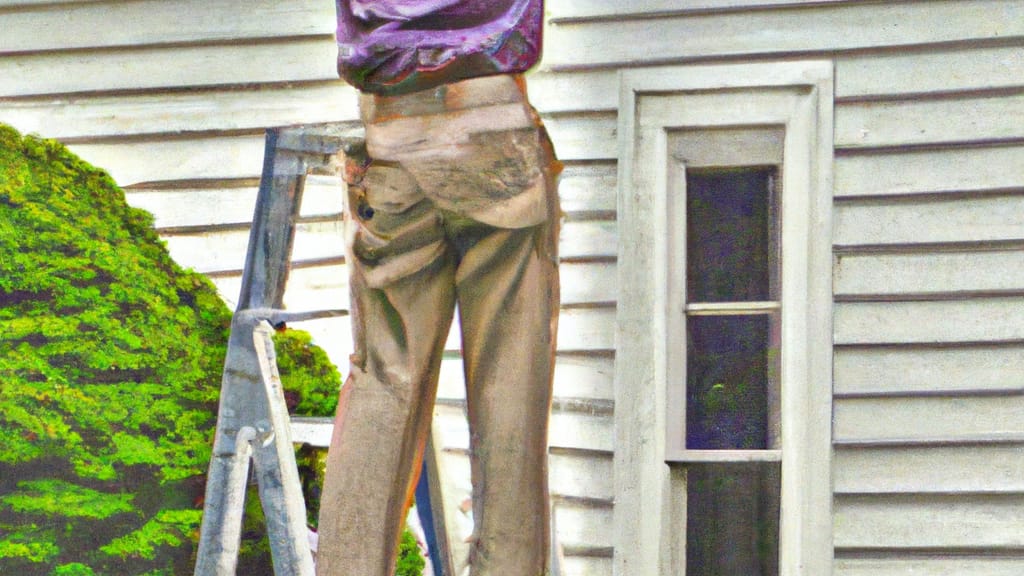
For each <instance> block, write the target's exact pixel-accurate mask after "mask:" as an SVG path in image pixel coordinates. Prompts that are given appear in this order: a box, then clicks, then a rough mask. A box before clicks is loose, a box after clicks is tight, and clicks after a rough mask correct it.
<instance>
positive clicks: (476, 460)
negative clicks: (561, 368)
mask: <svg viewBox="0 0 1024 576" xmlns="http://www.w3.org/2000/svg"><path fill="white" fill-rule="evenodd" d="M556 226H557V221H556V220H551V221H549V222H547V223H544V224H541V225H540V226H536V227H531V228H525V229H515V230H503V229H494V228H489V227H485V228H489V229H490V232H489V233H488V234H486V235H484V236H483V237H481V238H479V240H477V241H475V242H474V243H473V244H472V245H471V247H469V248H468V250H466V251H465V253H464V255H463V257H462V260H461V263H460V264H459V269H458V273H457V277H456V285H457V292H458V301H459V312H460V323H461V326H462V338H463V361H464V364H465V370H466V380H467V384H466V388H467V390H466V397H467V402H468V416H469V425H470V434H471V436H470V442H471V451H472V457H473V462H472V464H473V467H472V475H473V518H474V523H475V530H474V539H475V541H474V543H473V547H472V551H471V556H470V566H471V574H472V575H473V576H541V575H543V574H547V569H548V560H549V553H550V552H549V550H550V520H549V515H550V511H549V505H548V490H547V486H548V478H547V426H548V412H549V410H550V404H551V375H552V369H553V364H554V352H555V334H556V329H557V311H558V302H559V299H558V268H557V263H556V261H555V250H554V242H555V241H556V239H557V237H556Z"/></svg>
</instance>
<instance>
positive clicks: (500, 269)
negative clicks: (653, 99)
mask: <svg viewBox="0 0 1024 576" xmlns="http://www.w3.org/2000/svg"><path fill="white" fill-rule="evenodd" d="M361 108H362V114H363V120H364V122H365V123H366V127H367V149H368V153H369V156H370V158H371V163H370V165H369V168H368V170H367V171H366V172H365V176H364V177H362V181H361V182H360V183H359V184H358V185H351V186H350V187H349V198H348V200H349V202H348V215H349V218H350V221H349V224H350V226H349V260H350V263H351V265H350V275H351V285H352V324H353V332H354V337H355V348H356V350H355V353H354V354H353V356H352V365H351V372H350V374H349V378H348V381H347V382H346V383H345V386H344V387H343V388H342V393H341V400H340V402H339V405H338V412H337V417H336V423H335V431H334V437H333V439H332V443H331V448H330V451H329V455H328V461H327V480H326V482H325V485H324V491H323V494H322V500H321V515H320V548H319V552H318V557H317V562H318V567H317V573H318V574H319V575H320V576H391V574H392V572H393V570H394V558H395V550H396V546H397V541H398V537H399V534H400V530H401V528H402V523H403V521H404V518H405V513H406V509H407V506H408V504H409V501H410V496H411V494H412V491H413V489H414V486H415V483H416V472H417V471H418V470H419V469H420V464H421V461H422V457H423V450H424V445H425V442H426V439H427V436H428V433H429V430H430V423H431V417H432V414H433V405H434V396H435V393H436V389H437V380H438V373H439V370H440V365H441V357H442V353H443V351H444V344H445V340H446V337H447V334H448V330H449V328H450V325H451V320H452V317H453V312H454V309H455V305H456V304H458V310H459V322H460V327H461V333H462V356H463V364H464V369H465V374H466V383H467V384H466V387H467V389H466V398H467V413H468V419H469V425H470V449H471V459H472V483H473V517H474V523H475V531H474V535H473V539H474V541H473V545H472V548H471V557H470V566H471V574H472V575H473V576H541V575H543V574H546V573H547V568H548V555H549V538H550V535H549V510H548V497H547V458H546V453H547V421H548V412H549V409H550V402H551V375H552V368H553V359H554V349H555V334H556V327H557V313H558V268H557V255H556V245H557V235H558V206H557V194H556V190H555V180H556V177H557V172H558V162H557V160H555V158H554V154H553V152H552V150H551V146H550V142H549V141H548V138H547V135H546V133H545V131H544V129H543V127H542V126H541V124H540V122H539V120H538V119H537V117H536V114H535V113H534V112H533V110H532V109H531V108H530V107H529V104H528V103H527V101H526V96H525V88H524V87H523V85H522V82H521V81H520V80H519V79H517V78H515V77H511V76H497V77H490V78H482V79H476V80H469V81H465V82H460V83H456V84H452V85H449V86H445V87H441V88H438V89H434V90H429V91H425V92H420V93H415V94H411V95H407V96H396V97H379V96H364V97H363V99H362V101H361Z"/></svg>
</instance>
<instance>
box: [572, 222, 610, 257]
mask: <svg viewBox="0 0 1024 576" xmlns="http://www.w3.org/2000/svg"><path fill="white" fill-rule="evenodd" d="M618 239H619V235H618V226H617V225H616V223H615V222H607V221H581V222H566V223H564V224H562V233H561V240H560V242H559V246H558V255H559V256H560V257H561V258H562V259H563V260H564V259H573V258H576V259H580V258H613V257H615V255H616V253H617V251H618V244H617V243H618Z"/></svg>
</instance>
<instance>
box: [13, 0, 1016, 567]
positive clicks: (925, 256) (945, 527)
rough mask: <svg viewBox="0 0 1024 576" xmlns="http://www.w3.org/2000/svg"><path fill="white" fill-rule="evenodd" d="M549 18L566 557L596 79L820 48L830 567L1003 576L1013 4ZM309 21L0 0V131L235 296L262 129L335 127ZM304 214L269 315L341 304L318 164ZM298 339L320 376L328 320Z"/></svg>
mask: <svg viewBox="0 0 1024 576" xmlns="http://www.w3.org/2000/svg"><path fill="white" fill-rule="evenodd" d="M547 11H548V20H549V23H548V28H547V32H546V37H545V58H544V61H543V63H542V65H541V67H540V70H539V71H538V72H537V73H535V74H533V75H532V76H531V77H530V79H529V86H530V94H531V98H532V100H533V102H534V104H535V106H536V107H537V108H538V109H539V110H540V112H541V114H542V116H543V118H544V120H545V122H546V124H547V126H548V128H549V131H550V133H551V136H552V139H553V140H554V143H555V147H556V150H557V152H558V155H559V157H560V158H561V159H562V160H563V161H565V163H566V171H565V175H564V178H563V181H562V185H561V196H562V206H563V210H564V211H565V213H566V220H565V225H564V229H563V234H562V242H561V251H562V257H563V266H562V276H563V312H562V320H561V329H560V336H559V362H558V368H557V380H556V396H557V398H556V401H555V403H554V413H553V417H552V438H553V441H552V444H553V448H552V491H553V502H554V506H555V512H556V513H555V521H556V528H557V533H558V539H559V543H560V545H561V548H562V553H563V555H564V560H563V564H562V573H563V574H565V575H569V576H572V575H588V576H589V575H599V574H600V575H606V574H611V572H612V561H611V555H612V544H613V542H612V534H613V532H614V530H613V506H612V502H613V498H614V486H612V480H611V479H612V455H613V445H612V443H613V433H612V416H613V410H614V406H613V401H612V398H613V396H614V394H613V372H614V370H613V362H614V351H615V342H614V333H615V320H614V319H615V299H616V294H617V290H618V288H617V272H616V263H615V255H616V242H617V229H616V223H615V221H616V219H615V205H616V193H615V191H616V187H617V182H616V154H617V142H616V133H615V132H616V119H617V106H618V79H617V72H618V71H619V70H621V69H625V68H633V67H644V66H653V65H661V64H687V63H734V62H736V63H738V62H766V61H775V60H790V59H798V58H799V59H805V58H814V59H831V60H832V61H834V63H835V79H836V85H835V94H836V102H835V142H834V144H835V187H834V195H835V210H834V217H835V228H834V253H835V260H834V270H835V273H834V293H835V372H834V381H833V388H834V391H835V402H834V406H835V412H834V430H833V436H834V445H835V452H834V483H835V486H834V489H835V548H836V561H835V568H836V570H835V572H836V574H838V575H842V576H854V575H855V576H861V575H867V574H872V575H881V576H884V575H886V574H904V573H907V571H908V570H910V569H918V570H924V571H926V572H927V573H929V574H958V575H960V574H964V575H986V576H995V575H1000V576H1002V575H1009V574H1019V573H1020V572H1021V568H1022V567H1024V553H1022V550H1024V548H1022V546H1024V540H1022V537H1021V534H1024V514H1022V512H1024V498H1022V495H1024V480H1022V479H1024V426H1022V424H1021V422H1022V420H1021V419H1020V417H1019V416H1018V415H1019V414H1020V413H1021V408H1022V406H1021V398H1024V395H1022V394H1021V391H1022V383H1021V374H1022V373H1024V371H1022V370H1021V368H1024V360H1022V358H1024V355H1022V354H1021V352H1024V345H1022V344H1021V342H1024V317H1022V316H1024V313H1022V312H1021V310H1024V307H1022V306H1021V305H1022V304H1024V272H1021V270H1024V267H1022V266H1021V264H1024V219H1022V217H1021V216H1020V215H1021V214H1024V210H1022V208H1024V50H1022V48H1024V4H1022V3H1021V2H1019V0H970V1H969V0H956V1H954V0H929V1H927V2H925V1H920V0H891V1H887V2H876V1H872V0H813V1H808V0H693V1H686V2H683V1H682V0H634V1H631V2H612V1H608V0H548V3H547ZM332 20H333V3H332V2H331V1H330V0H293V1H290V2H272V1H270V0H247V1H245V2H242V1H241V0H218V1H217V2H204V1H200V0H182V1H176V2H167V1H161V0H71V1H64V2H59V3H58V2H50V1H47V0H0V30H3V33H0V121H4V122H8V123H11V124H13V125H15V126H16V127H17V128H19V129H21V130H23V131H29V132H38V133H39V134H41V135H44V136H49V137H57V138H60V139H62V140H64V141H65V142H67V143H69V144H71V146H72V148H73V149H74V150H75V151H76V152H78V153H80V154H81V155H82V156H83V157H85V158H86V159H88V160H91V161H92V162H94V163H96V164H98V165H101V166H104V167H106V168H108V169H109V170H110V171H111V173H112V174H113V176H114V177H115V179H117V180H118V182H119V183H120V184H122V185H124V186H126V190H127V193H128V199H129V202H130V203H132V204H133V205H136V206H140V207H143V208H147V209H149V210H151V211H153V212H154V213H155V215H156V224H157V227H158V228H159V230H160V232H161V234H162V236H163V238H164V239H165V240H166V241H167V243H168V246H169V248H170V249H171V252H172V254H173V255H174V257H175V258H177V259H178V261H179V262H181V263H182V264H184V265H186V266H192V267H194V268H196V269H197V270H200V271H202V272H205V273H207V274H208V275H209V276H210V277H211V278H213V279H214V281H215V282H216V283H217V285H218V286H219V287H220V288H221V290H222V292H223V294H224V295H225V297H226V299H227V300H229V301H232V300H233V299H234V298H235V297H236V294H237V291H238V286H239V270H240V268H241V263H242V261H243V254H244V251H245V246H246V239H247V235H248V221H249V219H250V217H251V216H250V215H251V212H252V205H253V202H254V200H255V192H256V185H257V179H258V177H259V172H260V169H261V157H262V150H263V129H264V128H265V127H266V126H272V125H282V124H293V123H305V122H323V121H336V120H349V119H354V118H355V117H356V107H355V93H354V91H352V90H351V89H350V88H348V87H346V86H345V85H344V84H343V83H341V82H340V81H338V80H337V79H336V75H335V71H334V52H335V49H334V43H333V37H332V34H333V23H332ZM305 204H306V206H305V208H304V212H303V221H302V224H301V226H300V232H299V236H298V238H297V245H296V253H295V258H296V261H297V262H296V265H295V269H294V272H293V277H292V283H291V285H290V287H289V292H288V296H287V301H288V304H289V306H290V307H291V308H292V309H316V308H337V307H338V306H339V304H340V305H342V306H344V303H345V302H347V287H346V286H345V280H344V278H345V274H344V269H343V250H342V244H341V236H340V210H341V207H340V189H339V187H338V185H337V184H336V183H334V182H331V181H329V180H323V179H319V180H318V179H314V180H313V182H312V183H311V186H310V187H309V189H308V190H307V198H306V202H305ZM302 327H303V328H306V329H309V330H311V331H312V332H314V334H315V335H316V336H317V338H318V341H320V342H321V343H323V344H324V345H325V347H327V348H328V351H329V352H330V353H331V354H332V357H334V358H335V360H336V361H337V362H338V363H339V365H342V366H344V364H345V363H344V361H343V359H344V358H345V357H346V356H347V353H348V352H347V351H348V347H349V343H348V336H347V335H348V326H347V320H345V319H328V320H320V321H317V322H315V323H310V324H307V325H305V326H302ZM449 348H450V349H451V350H452V352H451V353H450V354H449V355H448V357H447V358H446V360H445V364H444V369H443V372H444V375H443V382H442V388H441V393H440V398H439V406H438V411H437V413H438V422H439V425H438V427H437V430H436V432H435V440H440V444H439V446H438V448H439V450H440V451H441V453H442V454H445V455H446V456H445V458H446V459H447V460H448V461H449V466H450V468H451V469H452V470H458V469H459V466H464V463H465V461H466V460H465V448H466V445H467V437H466V435H465V429H464V424H461V423H460V418H461V416H460V413H461V397H462V394H461V391H460V388H461V386H460V385H459V384H460V376H459V360H458V356H457V354H456V353H455V350H457V349H458V342H457V339H456V338H454V337H453V339H452V340H451V342H450V346H449ZM460 463H461V464H460ZM463 477H464V476H463ZM454 484H456V485H459V486H461V488H460V489H462V490H464V491H465V490H467V489H468V480H464V481H462V482H461V484H460V483H459V482H455V483H454ZM947 553H954V554H953V555H949V554H947ZM623 576H627V575H623ZM628 576H632V575H628Z"/></svg>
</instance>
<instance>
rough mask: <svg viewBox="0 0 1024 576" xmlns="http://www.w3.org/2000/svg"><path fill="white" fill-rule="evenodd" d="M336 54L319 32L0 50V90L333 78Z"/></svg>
mask: <svg viewBox="0 0 1024 576" xmlns="http://www.w3.org/2000/svg"><path fill="white" fill-rule="evenodd" d="M336 56H337V47H336V46H335V44H334V42H333V41H332V40H330V39H323V38H298V39H289V40H288V41H285V42H275V43H270V44H257V43H252V44H237V45H230V46H162V47H134V48H132V49H131V50H116V51H87V52H70V53H42V54H26V55H15V56H2V57H0V78H4V79H5V80H4V82H2V83H0V97H14V96H32V95H40V94H64V93H80V92H109V91H115V90H154V89H164V88H181V87H204V86H217V85H226V84H253V83H260V82H276V83H283V82H300V81H311V80H315V81H322V80H335V79H337V65H336V62H335V58H336ZM183 63H188V65H187V66H186V65H183ZM0 108H3V105H2V103H0Z"/></svg>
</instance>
